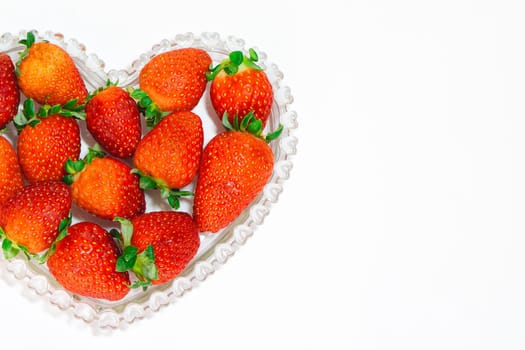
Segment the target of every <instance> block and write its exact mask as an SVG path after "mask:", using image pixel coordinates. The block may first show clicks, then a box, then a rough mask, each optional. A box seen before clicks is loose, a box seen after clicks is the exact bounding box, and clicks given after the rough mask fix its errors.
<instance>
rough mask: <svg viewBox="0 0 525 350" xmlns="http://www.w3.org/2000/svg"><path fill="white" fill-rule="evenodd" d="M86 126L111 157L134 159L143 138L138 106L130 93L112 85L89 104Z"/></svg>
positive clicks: (95, 96)
mask: <svg viewBox="0 0 525 350" xmlns="http://www.w3.org/2000/svg"><path fill="white" fill-rule="evenodd" d="M86 125H87V128H88V130H89V132H90V133H91V135H93V137H94V138H95V140H96V141H97V142H98V143H99V144H100V145H101V146H102V147H103V148H104V149H105V150H106V151H107V152H108V153H109V154H111V155H113V156H115V157H120V158H128V157H131V156H132V155H133V153H134V152H135V148H136V147H137V145H138V143H139V141H140V138H141V136H142V128H141V124H140V112H139V108H138V106H137V103H136V102H135V100H134V99H132V98H131V97H130V95H129V93H128V92H127V91H126V90H124V89H122V88H119V87H116V86H111V85H109V86H108V87H107V88H106V89H102V90H101V91H96V92H95V94H94V96H93V97H91V98H90V99H89V101H88V102H87V104H86Z"/></svg>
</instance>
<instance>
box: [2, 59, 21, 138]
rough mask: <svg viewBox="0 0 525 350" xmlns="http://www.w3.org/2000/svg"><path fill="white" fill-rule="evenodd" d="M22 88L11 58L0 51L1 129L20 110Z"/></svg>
mask: <svg viewBox="0 0 525 350" xmlns="http://www.w3.org/2000/svg"><path fill="white" fill-rule="evenodd" d="M19 103H20V90H19V89H18V84H17V81H16V75H15V67H14V65H13V61H11V58H10V57H9V56H8V55H7V54H5V53H0V130H1V129H3V128H5V127H6V126H7V124H8V123H9V122H10V121H11V120H13V118H14V116H15V115H16V113H17V112H18V104H19Z"/></svg>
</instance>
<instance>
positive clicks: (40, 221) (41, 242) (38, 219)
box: [0, 181, 71, 259]
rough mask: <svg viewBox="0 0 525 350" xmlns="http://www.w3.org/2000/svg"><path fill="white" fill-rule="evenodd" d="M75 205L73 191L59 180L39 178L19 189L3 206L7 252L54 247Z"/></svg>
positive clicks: (0, 233)
mask: <svg viewBox="0 0 525 350" xmlns="http://www.w3.org/2000/svg"><path fill="white" fill-rule="evenodd" d="M70 209H71V192H70V191H69V188H68V187H67V186H66V185H65V184H63V183H62V182H59V181H47V182H39V183H37V184H34V185H28V186H26V187H24V188H22V189H20V190H19V191H17V192H16V193H15V194H14V195H13V196H12V197H10V198H9V199H8V200H7V202H5V203H4V205H2V207H0V227H1V230H0V236H3V238H4V241H3V242H2V248H3V250H4V255H5V257H6V258H7V259H10V258H12V257H14V256H16V255H17V254H18V252H19V251H20V250H23V251H24V252H25V253H30V254H36V253H39V252H42V251H44V250H46V249H48V248H50V247H51V245H52V244H53V242H54V240H55V238H56V237H57V236H58V234H59V232H60V229H59V228H60V225H61V222H62V221H63V220H64V219H66V218H67V217H68V214H69V211H70Z"/></svg>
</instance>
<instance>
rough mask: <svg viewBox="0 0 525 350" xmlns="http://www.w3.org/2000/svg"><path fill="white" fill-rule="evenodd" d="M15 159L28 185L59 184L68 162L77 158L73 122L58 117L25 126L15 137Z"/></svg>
mask: <svg viewBox="0 0 525 350" xmlns="http://www.w3.org/2000/svg"><path fill="white" fill-rule="evenodd" d="M17 149H18V159H19V161H20V165H21V167H22V171H23V172H24V175H25V177H26V179H27V181H28V182H29V183H36V182H40V181H59V180H61V179H62V177H63V176H64V175H65V170H64V165H65V163H66V161H67V160H68V159H72V160H77V159H78V157H79V155H80V129H79V127H78V124H77V122H76V120H74V119H73V118H69V117H63V116H60V115H53V116H49V117H45V118H42V119H40V122H39V123H38V124H37V125H35V126H30V125H27V126H25V127H24V129H22V131H21V132H20V134H19V135H18V145H17Z"/></svg>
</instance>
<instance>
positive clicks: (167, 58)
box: [139, 48, 211, 112]
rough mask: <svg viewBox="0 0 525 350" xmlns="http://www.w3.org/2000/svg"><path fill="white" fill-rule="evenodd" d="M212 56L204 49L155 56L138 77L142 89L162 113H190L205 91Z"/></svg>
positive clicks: (186, 49)
mask: <svg viewBox="0 0 525 350" xmlns="http://www.w3.org/2000/svg"><path fill="white" fill-rule="evenodd" d="M210 64H211V57H210V55H208V53H207V52H206V51H204V50H202V49H196V48H183V49H177V50H172V51H168V52H164V53H161V54H159V55H157V56H155V57H153V58H152V59H151V60H150V61H149V62H148V63H146V65H145V66H144V67H143V68H142V70H141V72H140V74H139V85H140V89H141V90H143V91H145V92H146V93H147V94H148V95H149V97H150V98H151V99H152V100H153V102H155V104H156V105H157V106H158V107H159V108H160V109H161V110H163V111H173V112H174V111H189V110H192V109H193V107H195V106H196V105H197V103H198V102H199V100H200V98H201V97H202V95H203V94H204V90H205V89H206V83H207V82H206V72H207V71H208V68H209V66H210Z"/></svg>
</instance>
